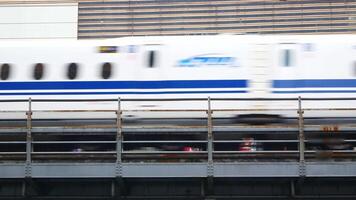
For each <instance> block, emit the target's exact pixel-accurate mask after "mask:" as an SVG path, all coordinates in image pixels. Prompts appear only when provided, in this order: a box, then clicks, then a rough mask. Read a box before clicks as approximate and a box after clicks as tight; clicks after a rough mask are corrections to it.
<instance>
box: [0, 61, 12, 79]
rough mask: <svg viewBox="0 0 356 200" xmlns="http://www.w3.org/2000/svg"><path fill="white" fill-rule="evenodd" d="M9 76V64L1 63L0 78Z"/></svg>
mask: <svg viewBox="0 0 356 200" xmlns="http://www.w3.org/2000/svg"><path fill="white" fill-rule="evenodd" d="M9 76H10V64H8V63H4V64H2V65H1V70H0V78H1V80H7V79H9Z"/></svg>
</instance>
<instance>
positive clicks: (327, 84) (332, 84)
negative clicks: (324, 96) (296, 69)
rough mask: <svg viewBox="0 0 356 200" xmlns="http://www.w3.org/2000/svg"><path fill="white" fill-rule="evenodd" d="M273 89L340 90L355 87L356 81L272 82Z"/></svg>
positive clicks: (312, 80)
mask: <svg viewBox="0 0 356 200" xmlns="http://www.w3.org/2000/svg"><path fill="white" fill-rule="evenodd" d="M272 87H273V88H340V87H344V88H345V87H356V79H300V80H273V81H272Z"/></svg>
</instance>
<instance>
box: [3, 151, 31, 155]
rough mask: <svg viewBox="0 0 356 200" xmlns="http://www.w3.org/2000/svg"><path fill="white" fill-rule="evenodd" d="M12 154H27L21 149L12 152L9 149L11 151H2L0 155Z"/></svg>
mask: <svg viewBox="0 0 356 200" xmlns="http://www.w3.org/2000/svg"><path fill="white" fill-rule="evenodd" d="M12 154H16V155H21V154H23V155H25V154H26V152H25V151H24V152H22V151H20V152H17V151H14V152H11V151H9V152H2V151H1V152H0V155H12Z"/></svg>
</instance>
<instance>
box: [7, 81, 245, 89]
mask: <svg viewBox="0 0 356 200" xmlns="http://www.w3.org/2000/svg"><path fill="white" fill-rule="evenodd" d="M246 87H247V80H163V81H38V82H7V81H3V82H0V90H91V89H93V90H96V89H188V88H191V89H194V88H200V89H202V88H244V89H245V88H246Z"/></svg>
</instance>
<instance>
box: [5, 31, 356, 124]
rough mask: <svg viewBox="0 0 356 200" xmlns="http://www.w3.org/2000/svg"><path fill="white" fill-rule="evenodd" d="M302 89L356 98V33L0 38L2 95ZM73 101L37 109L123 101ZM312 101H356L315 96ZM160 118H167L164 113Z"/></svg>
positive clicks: (298, 92)
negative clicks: (96, 38)
mask: <svg viewBox="0 0 356 200" xmlns="http://www.w3.org/2000/svg"><path fill="white" fill-rule="evenodd" d="M298 96H302V97H313V98H333V97H356V35H300V36H296V35H284V36H281V35H273V36H272V35H214V36H157V37H128V38H126V37H125V38H118V39H107V40H87V41H76V40H52V41H48V40H36V41H1V43H0V99H28V98H30V97H31V98H32V99H117V98H119V97H120V98H121V99H127V98H130V99H132V98H134V99H143V98H144V99H150V98H155V99H159V98H163V99H167V98H208V97H211V98H297V97H298ZM65 106H66V107H64V104H63V105H62V103H52V104H51V103H33V106H32V109H34V110H36V109H37V110H51V109H57V110H61V109H98V110H100V109H115V108H116V103H115V102H86V103H84V102H77V103H72V104H66V105H65ZM297 106H298V104H297V102H295V101H287V102H279V101H239V102H231V101H229V102H223V101H219V102H212V108H213V109H220V108H221V109H224V108H243V109H255V111H246V112H241V113H233V114H234V115H243V114H246V115H250V114H255V113H260V114H261V113H262V114H276V113H273V112H267V111H258V109H269V108H271V109H272V108H297ZM304 106H306V107H318V106H319V107H320V106H321V107H323V106H324V107H331V108H337V107H345V106H351V105H345V102H335V103H324V102H323V101H314V102H309V103H306V104H304ZM122 108H123V109H167V108H174V109H180V108H184V109H191V108H193V109H195V108H202V109H205V108H207V104H206V103H202V102H170V101H167V102H159V101H141V102H140V101H135V102H123V105H122ZM26 109H27V104H25V103H21V104H20V103H9V102H1V103H0V110H26ZM151 114H152V113H151ZM230 114H231V113H230ZM293 114H295V115H296V113H293ZM314 114H315V113H314ZM152 115H153V114H152ZM187 115H188V116H194V114H191V113H190V114H185V116H184V115H183V114H182V115H181V116H180V114H179V113H171V116H173V117H187ZM215 115H217V116H218V115H219V114H218V113H216V114H215ZM220 115H221V116H222V115H223V113H220ZM289 115H291V114H290V113H289ZM316 115H323V114H316ZM78 116H80V115H78ZM89 116H90V117H100V116H99V115H98V114H97V113H96V114H95V115H94V114H93V115H89V114H88V113H84V114H83V115H82V116H81V117H89ZM17 117H18V116H15V115H13V116H9V115H8V114H6V115H1V116H0V118H17ZM38 117H43V116H40V115H38ZM153 117H162V113H156V114H155V116H153Z"/></svg>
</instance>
